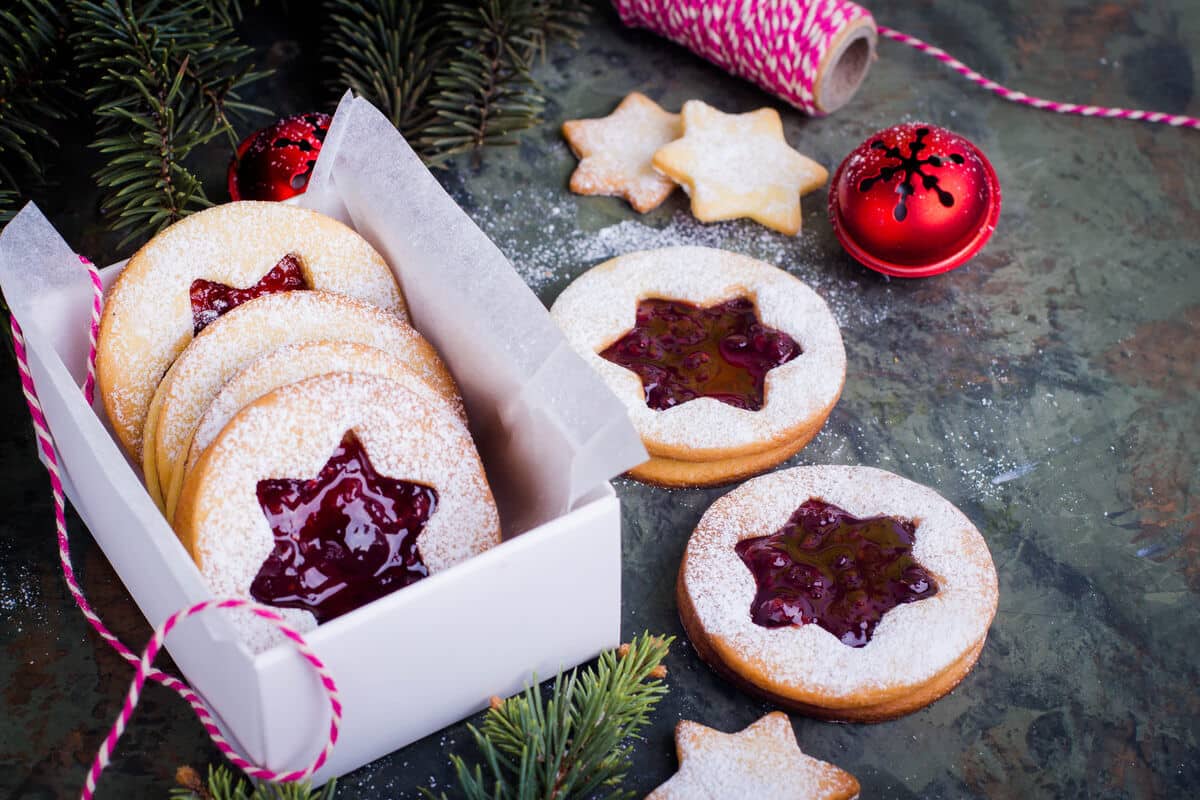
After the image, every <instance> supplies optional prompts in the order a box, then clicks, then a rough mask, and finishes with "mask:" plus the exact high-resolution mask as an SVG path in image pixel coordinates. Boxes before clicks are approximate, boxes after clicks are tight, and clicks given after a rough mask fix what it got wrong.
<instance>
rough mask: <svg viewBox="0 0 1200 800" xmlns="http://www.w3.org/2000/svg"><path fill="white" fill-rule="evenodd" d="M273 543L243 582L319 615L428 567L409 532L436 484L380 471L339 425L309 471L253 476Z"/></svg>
mask: <svg viewBox="0 0 1200 800" xmlns="http://www.w3.org/2000/svg"><path fill="white" fill-rule="evenodd" d="M257 494H258V502H259V505H260V506H262V510H263V514H265V515H266V517H267V522H269V523H270V525H271V531H272V532H273V533H274V534H275V548H274V550H272V551H271V555H270V556H268V557H267V560H266V561H264V562H263V565H262V567H261V568H260V569H259V571H258V575H256V576H255V578H254V581H253V582H252V583H251V584H250V594H251V596H252V597H254V599H255V600H258V601H259V602H261V603H266V604H268V605H273V606H280V607H283V608H299V609H304V610H306V611H311V612H312V614H313V616H315V617H316V618H317V622H319V623H320V622H327V621H328V620H331V619H334V618H335V617H339V616H341V615H342V614H345V613H346V612H348V611H353V610H354V609H356V608H358V607H359V606H362V605H365V604H367V603H369V602H371V601H372V600H375V599H378V598H380V597H383V596H384V595H386V594H389V593H391V592H394V591H395V590H397V589H400V588H403V587H405V586H408V585H409V584H410V583H415V582H416V581H419V580H420V579H421V578H424V577H425V576H426V575H428V574H429V570H428V569H427V568H426V567H425V563H424V562H423V561H422V560H421V553H420V551H419V550H418V548H417V537H418V536H420V534H421V531H423V530H424V529H425V525H426V524H427V523H428V522H429V518H430V517H432V516H433V513H434V512H435V511H436V510H437V503H438V493H437V490H436V489H433V488H432V487H429V486H423V485H421V484H419V483H411V482H409V481H403V480H396V479H395V478H388V477H385V476H383V475H380V474H379V473H378V472H376V471H375V468H374V467H372V466H371V462H370V460H369V459H368V458H367V453H366V450H364V449H363V446H362V444H361V443H360V442H359V441H358V438H357V437H355V436H354V435H353V434H352V433H347V434H346V435H345V436H344V437H343V438H342V441H341V444H339V445H338V447H337V449H336V450H334V452H333V455H332V456H330V458H329V460H328V461H327V462H325V466H323V467H322V468H321V471H320V472H319V473H318V474H317V476H316V477H315V478H307V479H305V478H299V479H295V478H271V479H267V480H262V481H259V482H258V485H257Z"/></svg>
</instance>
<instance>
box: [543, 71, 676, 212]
mask: <svg viewBox="0 0 1200 800" xmlns="http://www.w3.org/2000/svg"><path fill="white" fill-rule="evenodd" d="M562 130H563V136H564V137H565V138H566V140H567V143H568V144H569V145H570V146H571V150H572V151H573V152H574V153H575V155H576V156H578V157H579V166H578V167H576V168H575V171H574V172H573V173H571V184H570V188H571V191H572V192H575V193H576V194H589V195H593V194H598V195H612V196H616V197H624V198H625V199H626V200H628V201H629V204H630V205H631V206H633V208H634V210H636V211H639V212H641V213H643V214H644V213H645V212H647V211H650V210H651V209H654V208H657V207H658V206H660V205H662V202H663V201H664V200H666V199H667V196H668V195H670V194H671V192H673V191H674V190H675V181H673V180H671V179H670V178H668V177H666V176H665V175H663V174H662V173H660V172H657V171H656V170H655V169H654V165H653V164H652V163H651V159H652V158H653V157H654V153H655V152H656V151H657V150H658V149H659V148H660V147H662V146H663V145H665V144H667V143H668V142H671V141H674V140H675V139H678V138H679V136H680V134H682V133H683V128H682V126H681V125H680V123H679V115H678V114H672V113H670V112H669V111H664V110H663V109H662V108H661V107H660V106H659V105H658V103H656V102H654V101H653V100H651V99H650V98H649V97H646V95H644V94H641V93H640V92H631V93H630V94H629V95H627V96H626V97H625V99H624V100H622V101H621V104H620V105H619V106H617V108H616V110H615V111H613V112H612V113H611V114H609V115H608V116H607V117H598V118H596V119H571V120H567V121H566V122H564V123H563V127H562Z"/></svg>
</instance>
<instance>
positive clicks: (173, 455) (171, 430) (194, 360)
mask: <svg viewBox="0 0 1200 800" xmlns="http://www.w3.org/2000/svg"><path fill="white" fill-rule="evenodd" d="M330 339H335V340H339V341H349V342H359V343H361V344H365V345H368V346H370V347H376V348H379V349H381V350H384V351H386V352H388V353H391V354H392V355H393V356H394V357H396V358H399V359H401V360H403V361H404V362H405V363H406V364H407V365H408V366H409V368H410V369H411V370H412V371H413V372H414V373H415V374H416V375H418V376H419V377H420V378H421V379H422V380H424V381H426V382H427V383H428V384H429V385H430V386H432V387H433V388H434V389H435V390H437V391H438V392H439V393H442V394H444V395H447V396H454V395H456V394H457V389H456V388H455V386H454V381H453V379H452V378H451V377H450V374H449V373H448V372H447V371H446V368H445V365H443V364H442V361H441V359H440V358H438V355H437V353H435V352H434V350H433V347H431V346H430V344H429V343H428V342H426V341H425V339H424V338H422V336H421V335H420V334H419V333H417V332H416V331H415V330H414V329H413V328H412V327H411V326H409V325H408V324H407V323H405V322H404V321H403V320H401V319H399V318H397V317H395V316H392V315H391V314H388V313H386V312H384V311H381V310H380V309H378V308H375V307H374V306H370V305H367V304H366V303H363V302H360V301H358V300H353V299H351V298H349V297H345V296H342V295H338V294H333V293H330V292H315V291H299V292H280V293H278V294H269V295H263V296H262V297H258V298H255V299H254V300H251V301H250V302H248V303H246V304H244V305H241V306H238V307H237V308H235V309H233V310H232V311H230V312H229V313H228V314H226V315H225V316H223V317H220V318H219V319H218V320H217V321H216V322H214V323H212V324H211V325H209V326H208V327H207V328H205V329H204V330H203V331H202V332H201V333H200V335H199V336H197V337H196V338H195V339H194V340H193V341H192V343H191V344H190V345H189V346H188V348H187V349H186V350H185V351H184V352H183V353H182V354H181V355H180V356H179V358H178V359H177V360H176V362H175V364H174V365H173V366H172V367H171V370H170V371H169V372H168V373H167V375H166V377H165V378H163V380H162V383H161V384H160V385H159V388H158V392H157V394H156V396H155V402H158V403H160V406H159V412H158V419H157V425H156V427H155V430H154V437H155V441H154V442H152V443H151V442H147V446H151V445H153V446H154V447H155V448H156V460H157V464H158V473H159V476H160V479H161V480H162V485H163V486H164V487H166V486H170V481H169V480H167V479H168V478H169V477H170V476H171V474H172V473H173V472H174V471H175V470H176V468H177V467H178V466H181V465H182V460H183V459H184V458H185V456H186V454H187V453H186V450H187V446H188V442H189V440H190V439H191V436H192V433H193V431H195V429H196V425H197V423H199V421H200V417H201V416H203V414H204V412H205V410H206V409H207V408H208V405H209V403H210V402H212V398H213V397H215V396H216V394H217V392H218V391H220V389H221V387H222V386H223V385H225V382H226V381H228V380H229V379H230V378H232V377H233V376H234V375H235V374H237V373H238V372H239V371H241V370H242V369H243V368H244V367H245V366H246V365H247V364H249V363H250V362H251V361H253V360H254V359H255V358H257V357H258V356H260V355H263V354H264V353H267V352H270V351H271V350H274V349H275V348H277V347H280V346H281V345H285V344H292V343H295V342H314V341H323V340H330ZM160 396H161V400H159V397H160Z"/></svg>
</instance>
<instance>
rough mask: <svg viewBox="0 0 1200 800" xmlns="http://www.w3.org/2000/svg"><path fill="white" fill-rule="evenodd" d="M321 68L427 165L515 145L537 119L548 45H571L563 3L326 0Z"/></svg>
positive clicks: (571, 8) (578, 13) (577, 11)
mask: <svg viewBox="0 0 1200 800" xmlns="http://www.w3.org/2000/svg"><path fill="white" fill-rule="evenodd" d="M326 8H327V9H328V11H329V14H330V23H331V28H332V31H333V32H332V34H331V35H330V39H329V50H328V52H327V54H326V56H325V61H326V63H327V64H328V65H329V66H330V67H331V68H332V69H333V73H334V75H333V81H332V83H333V84H334V85H335V88H337V89H339V90H340V89H343V88H345V87H347V86H349V87H350V88H351V89H353V90H354V91H355V92H356V93H357V94H360V95H362V96H363V97H366V98H367V99H368V100H370V101H371V102H372V103H374V104H375V105H377V106H378V107H379V108H380V109H382V110H383V112H384V113H385V114H387V116H388V118H389V119H390V120H391V121H392V124H394V125H395V126H396V127H397V128H399V129H400V131H401V133H403V134H404V135H405V137H406V138H407V139H408V140H409V142H410V143H411V144H412V145H413V147H414V148H415V149H416V150H417V151H418V152H419V153H420V154H421V155H422V157H424V158H425V160H426V162H427V163H430V164H440V163H442V162H444V161H446V160H447V159H449V158H451V157H453V156H455V155H457V154H459V153H464V152H476V153H477V152H478V151H479V150H480V149H481V148H483V147H485V146H488V145H500V144H512V143H513V142H515V140H516V134H518V133H519V132H520V131H523V130H526V129H527V128H530V127H533V126H534V125H537V124H539V123H540V122H541V120H542V112H543V109H544V108H545V99H544V97H543V96H542V87H541V86H540V84H539V83H538V82H537V80H536V79H535V78H534V76H533V74H532V67H533V64H534V62H535V61H536V59H537V58H538V57H539V56H542V55H544V54H545V52H546V47H547V45H548V43H549V42H551V41H553V40H560V39H561V40H564V41H567V42H569V43H571V44H574V43H575V42H577V41H578V38H579V34H580V28H581V26H582V24H583V23H584V21H585V20H586V18H587V14H586V10H585V7H584V6H583V5H582V4H580V3H578V2H570V0H474V2H472V1H471V0H451V1H450V2H426V0H326Z"/></svg>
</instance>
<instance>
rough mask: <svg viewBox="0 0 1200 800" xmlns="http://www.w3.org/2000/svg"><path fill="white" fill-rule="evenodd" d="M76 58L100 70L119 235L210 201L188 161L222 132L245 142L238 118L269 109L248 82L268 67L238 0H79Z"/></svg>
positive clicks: (100, 105)
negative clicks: (252, 97) (240, 31)
mask: <svg viewBox="0 0 1200 800" xmlns="http://www.w3.org/2000/svg"><path fill="white" fill-rule="evenodd" d="M71 5H72V10H73V15H74V18H75V27H76V30H75V32H74V33H73V35H72V38H73V41H74V45H75V52H76V63H77V65H78V67H79V69H80V70H81V71H83V72H84V73H85V74H90V75H91V76H92V85H91V87H90V88H89V89H88V90H87V92H86V97H87V98H88V99H89V100H90V101H92V103H93V104H94V116H95V118H96V122H97V129H98V138H97V141H96V142H95V143H94V144H93V145H92V146H93V147H95V148H96V149H97V150H98V151H99V152H100V153H101V154H102V155H103V157H104V161H105V166H103V167H102V168H101V169H100V170H99V171H98V172H96V174H95V179H96V181H97V183H98V184H99V185H100V186H101V187H102V188H103V189H104V190H106V193H105V196H104V199H103V201H102V206H103V211H104V213H105V216H106V217H107V219H108V220H109V222H110V224H111V225H112V227H113V228H114V229H115V230H117V231H120V232H125V233H126V234H127V235H126V236H125V238H124V240H123V241H122V242H121V246H124V245H125V244H126V243H128V242H129V241H130V240H133V239H138V238H142V237H145V236H149V235H152V234H154V233H156V232H157V231H159V230H161V229H162V228H164V227H166V226H167V225H170V224H171V223H172V222H175V221H177V220H179V219H181V218H183V217H184V216H186V215H187V214H189V213H191V212H193V211H196V210H198V209H200V208H204V207H206V206H208V205H211V203H210V201H209V199H208V198H207V197H206V196H205V193H204V189H203V186H202V185H201V181H200V179H199V178H198V177H197V176H196V174H195V173H194V172H192V170H191V169H190V168H189V167H188V165H187V163H186V162H187V161H188V158H189V156H191V155H192V153H193V151H194V150H195V149H196V148H197V147H199V146H201V145H203V144H205V143H206V142H209V141H211V140H212V139H214V138H216V137H218V136H222V135H224V136H226V137H227V138H228V140H229V142H230V145H231V146H236V145H237V134H236V132H235V131H234V129H233V125H232V121H231V117H234V116H239V115H241V114H244V113H246V112H251V111H262V109H258V108H256V107H254V106H250V105H248V104H246V103H244V102H242V101H241V99H240V90H241V89H243V88H244V87H245V86H247V85H248V84H250V83H252V82H253V81H256V80H258V79H259V78H261V77H263V75H264V74H265V73H262V72H257V71H255V70H254V69H253V67H252V66H251V64H250V60H251V57H252V55H253V50H252V49H251V48H250V47H247V46H246V45H243V44H241V42H240V40H239V39H238V37H237V34H236V33H235V31H234V29H233V22H234V20H235V19H236V18H237V17H238V16H239V15H240V7H239V6H238V4H237V3H236V2H235V1H234V0H226V1H225V2H220V1H219V0H218V2H208V1H207V0H180V1H176V2H172V1H171V0H142V1H141V2H133V0H74V1H73V2H72V4H71Z"/></svg>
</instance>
